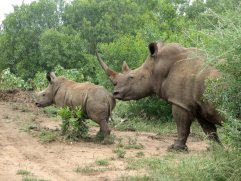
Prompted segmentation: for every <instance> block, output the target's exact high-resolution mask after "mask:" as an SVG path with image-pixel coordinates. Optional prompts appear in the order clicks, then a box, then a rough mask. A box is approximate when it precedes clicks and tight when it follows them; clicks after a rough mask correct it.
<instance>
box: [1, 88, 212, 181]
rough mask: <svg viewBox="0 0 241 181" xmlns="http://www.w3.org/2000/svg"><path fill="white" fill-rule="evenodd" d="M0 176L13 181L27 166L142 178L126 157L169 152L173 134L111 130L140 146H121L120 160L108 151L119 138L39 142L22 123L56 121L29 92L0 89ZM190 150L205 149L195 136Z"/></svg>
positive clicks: (72, 180)
mask: <svg viewBox="0 0 241 181" xmlns="http://www.w3.org/2000/svg"><path fill="white" fill-rule="evenodd" d="M0 112H1V113H0V180H4V181H18V180H22V179H23V178H24V176H23V175H20V174H17V172H18V171H19V170H27V171H29V172H31V173H32V174H33V175H34V176H36V177H37V178H41V179H46V180H52V181H62V180H69V181H77V180H87V181H88V180H93V181H96V180H105V181H107V180H119V179H120V178H121V177H123V176H125V177H126V176H137V175H138V176H142V175H145V174H147V171H145V170H144V169H141V170H128V169H127V164H128V161H129V160H131V159H138V158H137V156H136V154H137V152H140V151H141V152H143V153H144V157H160V156H163V155H166V154H168V152H167V147H168V146H169V145H170V144H172V143H173V140H174V139H175V135H173V136H172V135H167V136H159V135H157V134H155V133H147V132H128V131H117V130H113V129H112V133H113V134H114V135H115V136H116V137H117V139H122V140H123V143H124V144H126V143H127V142H128V139H130V138H136V139H137V142H138V143H141V144H142V145H143V146H144V148H143V149H126V150H125V151H126V154H125V158H118V156H117V154H116V153H114V152H113V150H114V149H116V148H117V147H118V141H115V143H114V144H112V145H103V144H100V143H99V144H97V143H94V142H86V141H79V142H61V141H55V142H51V143H47V144H42V143H41V142H40V141H39V138H38V137H34V136H33V135H32V134H30V133H28V132H26V131H24V125H26V124H31V123H35V124H38V125H39V126H40V127H41V128H49V129H56V128H59V124H60V120H58V119H57V118H56V117H55V118H49V117H48V116H47V115H46V114H44V113H43V112H42V111H41V109H39V108H36V107H35V106H34V104H33V98H32V93H31V92H23V91H18V90H14V91H1V92H0ZM97 131H98V128H97V127H94V128H91V130H90V135H92V136H93V135H95V134H96V133H97ZM188 146H189V150H190V153H189V154H195V153H199V152H202V151H205V150H206V147H207V143H206V142H205V141H203V140H199V139H197V138H195V137H190V138H189V140H188ZM96 160H108V162H109V164H108V165H107V166H99V165H97V164H96ZM78 167H81V168H83V167H86V168H89V169H92V171H88V170H87V171H83V172H76V171H75V170H76V168H78Z"/></svg>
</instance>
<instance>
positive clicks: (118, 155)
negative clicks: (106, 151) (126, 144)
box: [113, 147, 126, 158]
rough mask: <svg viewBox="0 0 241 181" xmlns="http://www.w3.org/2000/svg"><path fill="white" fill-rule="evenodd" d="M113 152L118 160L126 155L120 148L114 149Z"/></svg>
mask: <svg viewBox="0 0 241 181" xmlns="http://www.w3.org/2000/svg"><path fill="white" fill-rule="evenodd" d="M113 152H114V153H116V155H117V157H118V158H124V157H125V154H126V151H125V150H124V149H123V148H120V147H118V148H116V149H114V150H113Z"/></svg>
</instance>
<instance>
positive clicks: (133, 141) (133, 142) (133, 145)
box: [124, 137, 144, 149]
mask: <svg viewBox="0 0 241 181" xmlns="http://www.w3.org/2000/svg"><path fill="white" fill-rule="evenodd" d="M124 148H125V149H143V148H144V146H143V145H142V144H141V143H138V142H137V138H131V137H129V138H128V144H127V145H124Z"/></svg>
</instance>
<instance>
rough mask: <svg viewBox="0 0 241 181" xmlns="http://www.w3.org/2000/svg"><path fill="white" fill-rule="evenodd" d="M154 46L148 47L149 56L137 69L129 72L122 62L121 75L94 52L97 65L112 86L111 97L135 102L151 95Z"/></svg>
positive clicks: (125, 64)
mask: <svg viewBox="0 0 241 181" xmlns="http://www.w3.org/2000/svg"><path fill="white" fill-rule="evenodd" d="M156 46H157V44H155V43H153V44H150V45H149V50H150V55H149V56H148V58H147V60H146V63H145V64H143V65H142V66H141V67H139V68H137V69H134V70H131V69H130V68H129V66H128V65H127V63H126V62H123V66H122V73H119V72H116V71H114V70H112V69H111V68H109V67H108V66H107V65H106V64H105V63H104V61H103V60H102V58H101V57H100V55H99V54H98V52H96V55H97V59H98V61H99V63H100V64H101V66H102V68H103V69H104V71H105V73H106V74H107V75H108V77H109V79H110V80H111V82H112V84H113V85H114V92H113V95H114V97H115V98H116V99H120V100H124V101H128V100H137V99H141V98H143V97H146V96H149V95H151V94H152V93H153V88H152V87H153V86H152V84H153V81H152V78H153V77H152V69H153V65H154V61H153V60H152V57H153V56H154V54H155V53H156V48H157V47H156Z"/></svg>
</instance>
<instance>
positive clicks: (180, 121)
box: [169, 105, 193, 151]
mask: <svg viewBox="0 0 241 181" xmlns="http://www.w3.org/2000/svg"><path fill="white" fill-rule="evenodd" d="M172 114H173V118H174V120H175V121H176V125H177V136H178V137H177V140H176V141H175V142H174V144H173V145H171V146H170V147H169V150H178V151H180V150H184V151H185V150H187V145H186V141H187V137H188V136H189V134H190V127H191V124H192V120H193V115H192V114H191V113H190V112H188V111H187V110H185V109H183V108H181V107H179V106H176V105H172Z"/></svg>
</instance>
